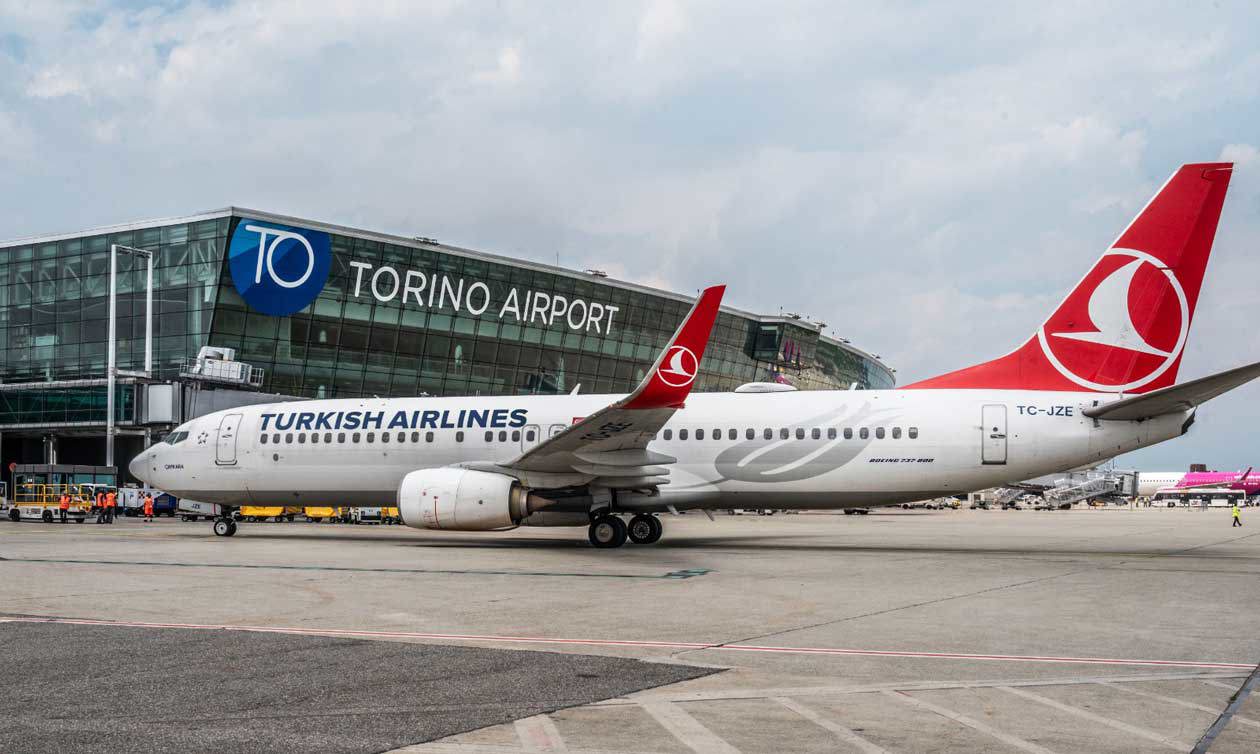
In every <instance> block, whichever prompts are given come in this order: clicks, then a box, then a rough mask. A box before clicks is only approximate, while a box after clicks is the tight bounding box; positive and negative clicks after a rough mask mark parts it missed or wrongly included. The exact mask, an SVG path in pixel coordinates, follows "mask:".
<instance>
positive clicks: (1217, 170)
mask: <svg viewBox="0 0 1260 754" xmlns="http://www.w3.org/2000/svg"><path fill="white" fill-rule="evenodd" d="M1231 170H1232V165H1230V164H1229V163H1201V164H1194V165H1183V166H1182V167H1181V169H1180V170H1178V171H1177V172H1176V173H1174V174H1173V176H1172V177H1171V178H1169V179H1168V182H1167V183H1165V184H1164V186H1163V188H1161V189H1160V191H1159V193H1157V194H1156V195H1155V197H1154V198H1153V199H1151V201H1150V203H1149V204H1147V205H1146V207H1145V208H1144V209H1143V210H1142V211H1141V212H1140V213H1139V214H1138V216H1137V217H1136V218H1135V219H1134V220H1133V222H1132V223H1130V224H1129V226H1128V227H1127V228H1125V230H1124V232H1123V233H1121V234H1120V237H1119V238H1117V239H1116V241H1115V243H1113V244H1112V245H1111V248H1109V249H1108V250H1107V251H1106V252H1105V253H1104V254H1103V255H1102V257H1101V258H1100V259H1099V260H1098V261H1097V262H1096V263H1095V264H1094V266H1093V267H1092V268H1091V269H1090V271H1089V272H1088V273H1086V275H1085V277H1084V278H1082V279H1081V282H1080V283H1078V284H1077V285H1076V287H1075V288H1073V289H1072V291H1071V293H1069V294H1068V295H1067V297H1066V298H1065V299H1064V300H1063V303H1062V304H1060V305H1059V307H1058V308H1057V309H1055V311H1054V313H1053V314H1051V315H1050V317H1049V318H1048V319H1046V321H1045V323H1044V324H1043V325H1042V326H1041V327H1040V328H1038V330H1037V332H1036V333H1035V334H1034V335H1033V337H1032V338H1030V339H1029V340H1028V341H1027V342H1026V343H1024V345H1023V346H1021V347H1020V348H1018V349H1016V350H1015V351H1013V352H1012V353H1010V354H1007V355H1006V356H1003V357H1001V358H999V359H995V360H993V361H987V362H985V363H983V364H977V365H976V366H973V367H968V368H966V369H960V370H958V371H956V372H950V373H949V374H945V375H942V376H940V377H934V378H932V379H930V380H924V381H923V382H918V383H915V384H913V385H908V386H907V387H909V388H996V389H1023V390H1076V391H1079V390H1089V391H1095V392H1105V393H1143V392H1148V391H1151V390H1155V389H1158V388H1161V387H1166V386H1168V385H1172V384H1174V383H1175V382H1176V379H1177V370H1178V369H1179V368H1180V366H1181V357H1182V354H1183V352H1184V350H1185V346H1186V339H1187V338H1188V336H1189V334H1190V324H1191V320H1192V319H1193V317H1194V309H1195V304H1196V303H1197V302H1198V298H1199V289H1200V288H1201V286H1202V284H1203V276H1204V273H1205V271H1206V269H1207V262H1208V257H1209V255H1210V254H1211V252H1212V241H1213V239H1214V237H1215V235H1216V225H1217V222H1218V221H1219V219H1220V215H1221V207H1222V205H1223V204H1224V201H1225V192H1226V190H1227V189H1228V188H1229V178H1230V171H1231Z"/></svg>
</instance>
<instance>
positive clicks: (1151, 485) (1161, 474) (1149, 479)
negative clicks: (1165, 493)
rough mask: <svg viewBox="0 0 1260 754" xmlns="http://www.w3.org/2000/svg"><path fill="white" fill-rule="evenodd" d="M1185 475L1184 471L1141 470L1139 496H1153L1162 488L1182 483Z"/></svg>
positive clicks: (1138, 487) (1139, 473)
mask: <svg viewBox="0 0 1260 754" xmlns="http://www.w3.org/2000/svg"><path fill="white" fill-rule="evenodd" d="M1185 477H1186V472H1184V471H1140V472H1138V482H1137V496H1138V497H1153V496H1154V495H1155V493H1156V492H1159V491H1160V490H1163V489H1165V488H1168V487H1176V486H1177V485H1179V484H1181V480H1182V479H1185Z"/></svg>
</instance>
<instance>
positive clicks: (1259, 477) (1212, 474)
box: [1173, 467, 1260, 497]
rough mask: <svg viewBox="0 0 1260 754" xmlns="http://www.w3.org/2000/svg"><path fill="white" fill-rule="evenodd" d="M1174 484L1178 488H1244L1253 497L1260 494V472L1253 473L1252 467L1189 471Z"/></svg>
mask: <svg viewBox="0 0 1260 754" xmlns="http://www.w3.org/2000/svg"><path fill="white" fill-rule="evenodd" d="M1173 486H1174V487H1175V488H1176V489H1193V488H1195V487H1218V488H1225V489H1230V490H1242V491H1243V492H1245V493H1247V497H1251V496H1252V495H1256V494H1260V474H1253V473H1252V472H1251V467H1248V468H1247V470H1246V471H1189V472H1186V475H1185V476H1183V477H1182V478H1181V481H1180V482H1177V484H1175V485H1173Z"/></svg>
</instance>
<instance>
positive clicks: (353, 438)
mask: <svg viewBox="0 0 1260 754" xmlns="http://www.w3.org/2000/svg"><path fill="white" fill-rule="evenodd" d="M362 437H363V435H361V434H359V433H358V432H355V433H354V434H353V435H350V442H352V443H354V444H355V445H358V444H359V440H360V439H361V438H362Z"/></svg>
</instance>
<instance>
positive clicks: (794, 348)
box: [0, 210, 893, 429]
mask: <svg viewBox="0 0 1260 754" xmlns="http://www.w3.org/2000/svg"><path fill="white" fill-rule="evenodd" d="M245 217H248V218H253V219H255V220H257V218H263V220H262V221H263V222H275V223H288V224H290V225H293V226H296V227H300V228H314V229H317V232H321V233H327V234H328V237H329V239H330V242H331V272H330V273H329V276H328V280H327V282H326V283H325V284H324V286H323V288H322V290H321V291H320V292H319V293H318V295H317V296H316V297H315V298H314V300H313V301H312V302H311V303H310V304H309V305H308V306H306V307H305V308H303V309H301V310H300V311H297V312H295V313H293V314H290V315H287V316H271V315H267V314H263V313H260V312H259V311H256V310H255V309H254V308H252V307H251V306H250V305H249V304H247V303H246V302H245V300H244V299H243V298H242V296H241V295H240V294H239V293H238V291H237V287H236V285H235V284H234V282H233V277H232V273H231V270H230V269H229V267H230V265H229V264H227V262H226V259H227V256H228V254H227V249H228V246H229V242H230V239H231V238H232V237H233V233H234V232H235V231H236V230H237V228H238V226H239V225H240V224H241V223H242V219H243V218H245ZM111 244H120V245H126V246H133V247H138V248H142V249H146V250H152V251H155V252H156V257H155V266H154V288H155V292H154V333H153V338H154V339H153V344H154V368H155V371H156V373H157V374H156V376H158V377H161V378H169V379H176V378H178V377H179V373H180V363H181V361H182V360H185V359H188V358H191V357H195V356H196V355H197V353H198V350H199V349H200V348H201V347H202V346H206V345H212V346H220V347H227V348H233V349H236V353H237V356H236V358H237V359H238V360H239V361H243V362H246V363H248V364H251V365H253V366H255V367H260V368H262V369H263V370H264V374H265V377H264V381H263V385H262V389H263V390H264V391H267V392H274V393H283V394H289V395H298V396H305V397H329V398H331V397H359V396H374V395H376V396H398V395H418V394H426V393H427V394H430V395H490V394H512V395H515V394H534V393H562V392H569V391H571V390H573V388H574V387H575V386H577V385H578V384H581V386H582V392H584V393H613V392H625V391H629V390H630V389H632V388H633V387H634V385H635V384H636V383H637V382H638V381H639V380H640V379H641V378H642V377H643V375H644V372H645V370H647V369H648V368H649V367H650V366H651V363H652V361H653V359H654V358H655V357H656V355H657V354H658V352H659V351H660V349H661V348H662V347H663V346H664V344H665V343H666V341H667V340H668V338H669V336H670V334H672V332H673V331H674V329H675V328H676V327H677V325H678V323H679V322H680V321H681V319H682V317H683V315H684V314H685V313H686V312H687V310H688V309H689V308H690V306H691V300H690V299H688V298H686V297H680V296H676V295H674V294H670V293H666V292H663V291H653V290H650V289H646V288H641V287H638V286H633V285H627V284H621V283H616V282H613V281H609V280H606V279H604V278H600V277H595V276H591V275H585V274H581V273H573V272H567V271H563V270H560V269H558V268H548V267H544V266H541V265H536V264H532V263H522V262H515V261H513V260H510V259H506V258H501V257H494V256H491V255H486V254H479V253H476V252H470V251H466V250H462V249H454V248H451V247H446V246H441V245H438V244H436V243H432V242H429V241H428V240H423V239H421V240H411V239H405V238H400V237H391V236H383V235H380V234H373V233H368V232H362V231H353V230H349V229H344V228H337V227H333V226H324V225H321V224H318V223H309V222H306V221H301V220H294V219H292V218H280V217H274V216H270V215H266V214H262V213H256V212H247V211H239V210H227V211H222V212H219V213H211V214H207V215H201V216H197V217H193V218H185V219H181V220H172V221H164V222H159V223H153V224H150V225H147V226H141V225H136V226H126V227H120V228H116V229H107V230H104V231H101V232H90V233H84V234H79V235H74V236H65V237H57V238H55V239H52V240H45V239H38V240H34V241H29V242H13V243H6V244H0V355H2V356H3V363H2V364H0V381H3V382H4V383H31V382H46V381H62V380H91V379H99V378H101V377H102V376H103V375H104V373H105V365H106V356H107V355H106V344H107V314H108V295H107V294H108V286H109V248H110V245H111ZM258 253H259V254H260V261H259V267H258V269H259V274H260V275H261V274H262V272H261V271H262V269H263V267H262V261H261V254H262V247H261V246H260V247H259V252H258ZM312 258H313V257H312ZM381 268H389V272H388V274H385V275H378V274H376V271H379V270H381ZM422 280H423V281H426V283H431V289H430V293H429V296H430V297H429V298H428V299H426V298H425V295H424V294H423V293H421V292H416V291H409V290H407V289H406V287H405V286H403V285H402V283H403V282H405V283H406V285H407V286H410V285H413V284H418V282H417V281H422ZM117 281H118V314H117V317H118V320H117V321H118V366H119V368H120V369H132V370H138V369H141V368H143V358H144V328H145V317H144V313H145V312H144V307H145V263H144V261H143V260H141V259H138V258H136V257H132V256H128V255H123V254H120V255H119V256H118V275H117ZM439 281H441V286H442V287H441V289H440V290H439ZM457 286H458V289H459V290H461V291H462V292H464V293H466V296H465V297H464V298H463V300H462V306H461V305H460V300H459V299H458V298H457V297H455V298H452V299H451V300H448V301H446V303H445V304H443V303H442V298H441V296H442V294H445V293H447V292H448V291H449V292H451V293H452V294H453V293H454V292H455V291H456V290H457ZM400 289H401V290H402V291H403V293H402V295H401V296H399V295H392V296H390V295H380V294H382V291H383V292H384V293H386V294H388V293H390V292H391V291H392V292H394V293H395V294H396V293H397V291H398V290H400ZM434 292H438V293H439V296H438V299H437V304H436V305H435V304H434V298H432V295H433V293H434ZM478 296H482V297H483V298H480V299H479V298H478ZM544 300H545V301H547V302H548V304H547V306H548V307H550V305H551V303H553V302H556V301H559V300H563V301H565V302H566V303H568V304H572V306H573V307H576V305H577V302H583V303H582V306H583V307H584V309H583V314H584V316H585V315H587V314H589V315H590V318H594V315H595V312H596V310H597V309H596V307H597V306H598V307H599V308H600V309H602V311H603V313H604V314H605V315H606V317H604V318H603V319H600V320H597V321H596V322H594V323H593V324H592V322H591V321H590V319H589V318H588V319H583V318H579V319H578V321H577V322H578V326H577V327H574V326H573V325H572V323H571V322H569V323H566V322H565V321H564V317H563V316H561V317H559V318H558V320H557V318H554V317H553V318H551V321H550V322H548V321H547V318H546V317H535V316H532V314H531V312H530V307H531V306H533V307H534V308H538V307H539V306H540V304H539V302H542V301H544ZM491 302H493V305H490V304H491ZM479 304H484V305H479ZM513 304H516V305H517V309H516V310H513V308H512V305H513ZM559 306H560V305H559V304H556V307H557V309H558V308H559ZM522 311H523V312H524V314H523V315H522V314H521V312H522ZM540 311H541V310H540ZM574 311H576V309H575V308H571V309H570V315H572V313H573V312H574ZM767 380H777V381H786V382H790V383H792V384H795V385H797V386H798V387H800V388H802V389H847V388H848V387H849V386H850V385H851V384H853V383H857V384H858V385H859V386H860V387H863V388H887V387H891V386H892V385H893V376H892V372H891V370H889V369H888V368H887V367H886V366H884V365H883V364H881V363H879V362H878V361H877V360H875V359H873V358H871V357H870V356H868V355H867V354H865V353H863V352H861V351H860V350H857V349H854V348H851V347H849V346H846V345H844V344H842V343H841V342H839V341H836V340H833V339H830V338H826V337H822V336H820V334H819V332H818V328H817V327H815V326H812V325H809V324H808V323H805V322H803V321H794V320H791V319H785V318H782V317H762V316H758V315H753V314H747V313H743V312H739V311H736V310H731V309H723V311H722V313H721V314H720V315H719V317H718V321H717V325H716V327H715V330H714V335H713V339H712V340H711V341H710V343H709V346H708V349H707V351H706V353H705V356H704V359H703V361H702V363H701V372H700V375H699V377H698V382H697V386H696V387H697V389H698V390H709V391H712V390H731V389H733V388H735V387H736V386H738V385H740V384H742V383H745V382H753V381H767ZM94 391H95V392H94ZM96 393H99V394H100V395H99V396H97V395H96ZM103 395H104V388H103V387H95V388H91V389H89V388H74V389H70V388H63V387H57V388H56V390H54V389H53V386H49V389H48V390H44V391H40V392H38V393H31V392H29V391H10V390H0V429H3V427H4V425H6V424H9V425H11V424H29V423H33V422H36V421H40V420H41V419H42V420H44V421H48V422H54V423H55V422H68V423H69V422H84V421H88V422H90V421H92V420H94V419H98V418H99V420H102V421H103V417H104V406H103V401H101V400H98V398H99V397H101V396H103ZM129 405H130V404H129V403H128V401H127V400H126V399H125V398H124V397H120V400H119V412H120V413H119V417H120V418H123V419H126V418H128V417H127V416H126V414H125V412H126V411H128V408H129Z"/></svg>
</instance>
